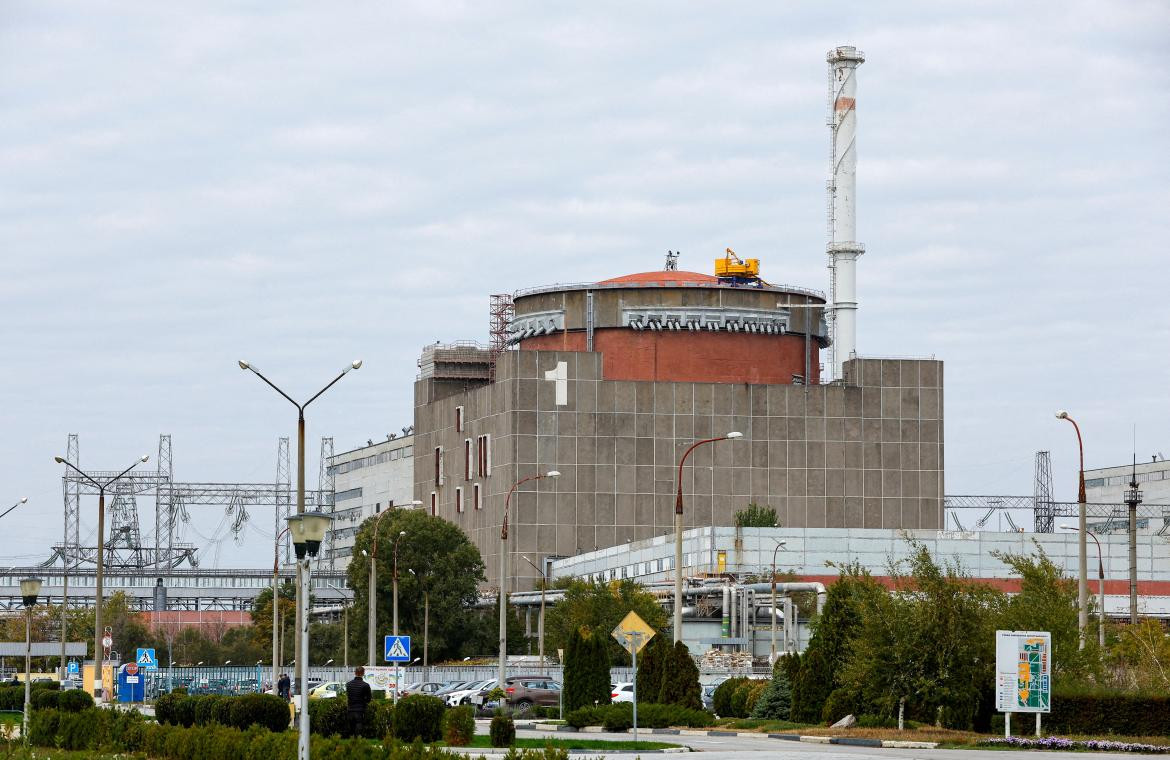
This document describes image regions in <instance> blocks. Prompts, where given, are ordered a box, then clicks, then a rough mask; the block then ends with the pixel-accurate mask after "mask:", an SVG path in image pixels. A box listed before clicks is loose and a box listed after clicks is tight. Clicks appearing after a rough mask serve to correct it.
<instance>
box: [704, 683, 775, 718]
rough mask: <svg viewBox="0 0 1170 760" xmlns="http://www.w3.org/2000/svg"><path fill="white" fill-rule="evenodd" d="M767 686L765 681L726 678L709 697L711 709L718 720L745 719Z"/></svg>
mask: <svg viewBox="0 0 1170 760" xmlns="http://www.w3.org/2000/svg"><path fill="white" fill-rule="evenodd" d="M767 686H768V681H766V680H759V679H753V678H728V679H727V680H726V681H724V682H723V683H721V684H719V686H717V687H716V688H715V693H714V694H712V695H711V703H712V709H714V711H715V714H716V715H718V716H719V717H720V718H746V717H748V716H749V715H751V714H752V709H753V708H755V706H756V701H757V700H758V699H759V698H760V694H761V693H763V691H764V689H765V688H766V687H767Z"/></svg>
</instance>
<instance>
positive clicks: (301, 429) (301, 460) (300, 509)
mask: <svg viewBox="0 0 1170 760" xmlns="http://www.w3.org/2000/svg"><path fill="white" fill-rule="evenodd" d="M239 365H240V369H242V370H247V371H249V372H251V373H252V374H254V375H255V376H256V377H258V378H260V379H261V380H263V381H264V382H265V383H266V384H267V385H268V387H270V388H272V390H274V391H276V392H277V393H279V394H280V395H281V396H284V398H285V399H287V400H288V402H289V403H290V404H292V405H293V406H295V407H296V408H297V514H298V515H299V514H302V513H304V511H305V408H306V407H308V405H309V404H311V403H313V402H314V401H316V400H317V398H318V397H319V396H320V395H321V394H322V393H324V392H325V391H327V390H329V389H330V388H332V387H333V385H334V383H336V382H337V381H338V380H340V379H341V378H343V377H345V376H346V375H347V374H349V372H350V370H355V369H361V367H362V360H361V359H355V360H354V361H352V362H350V365H349V366H348V367H346V368H345V369H343V370H341V373H340V374H338V375H337V377H335V378H333V379H332V380H330V381H329V384H328V385H326V386H325V387H324V388H322V389H321V390H319V391H317V392H316V393H314V394H313V396H312V397H311V398H310V399H309V400H308V401H306V402H305V403H303V404H298V403H297V402H296V401H293V399H292V396H290V395H288V394H287V393H285V392H284V391H282V390H281V389H280V387H279V386H277V385H276V383H274V382H272V381H271V380H269V379H268V378H266V377H265V376H264V375H262V374H260V370H258V369H256V367H255V366H253V365H252V364H250V363H248V362H246V361H244V360H243V359H240V361H239ZM297 579H298V580H297V594H298V595H299V594H300V575H299V574H298V575H297ZM296 623H297V630H300V628H301V624H302V621H301V618H300V613H299V612H298V613H297V621H296ZM301 672H302V669H301V658H300V657H298V658H297V660H296V671H295V675H296V677H298V678H299V677H300V675H301Z"/></svg>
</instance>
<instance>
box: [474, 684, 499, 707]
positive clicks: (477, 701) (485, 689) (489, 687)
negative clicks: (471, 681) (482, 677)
mask: <svg viewBox="0 0 1170 760" xmlns="http://www.w3.org/2000/svg"><path fill="white" fill-rule="evenodd" d="M498 683H499V682H498V681H497V679H495V678H493V679H491V680H489V681H485V682H484V683H483V685H482V686H481V687H480V688H479V691H477V692H476V693H474V694H472V695H471V696H470V697H469V698H468V701H469V702H470V703H471V704H473V705H475V706H476V707H478V708H480V709H481V710H482V709H483V708H484V706H485V704H487V696H488V694H491V693H492V692H493V691H495V690H496V685H497V684H498Z"/></svg>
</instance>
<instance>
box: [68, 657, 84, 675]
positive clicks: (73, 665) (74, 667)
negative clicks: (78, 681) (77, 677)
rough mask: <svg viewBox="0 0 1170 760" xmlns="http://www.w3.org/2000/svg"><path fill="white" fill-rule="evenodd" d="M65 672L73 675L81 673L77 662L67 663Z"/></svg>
mask: <svg viewBox="0 0 1170 760" xmlns="http://www.w3.org/2000/svg"><path fill="white" fill-rule="evenodd" d="M66 672H69V673H74V674H76V673H80V672H81V666H80V665H78V664H77V660H70V661H69V665H67V666H66Z"/></svg>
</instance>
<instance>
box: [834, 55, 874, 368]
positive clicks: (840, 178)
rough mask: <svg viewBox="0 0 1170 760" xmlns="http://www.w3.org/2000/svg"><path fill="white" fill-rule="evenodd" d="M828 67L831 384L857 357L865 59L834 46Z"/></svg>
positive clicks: (861, 252) (862, 249) (862, 251)
mask: <svg viewBox="0 0 1170 760" xmlns="http://www.w3.org/2000/svg"><path fill="white" fill-rule="evenodd" d="M826 60H828V62H829V109H830V111H829V119H828V123H829V129H830V133H829V134H830V147H831V156H832V157H831V159H830V160H831V163H830V166H829V183H828V190H829V245H828V254H829V283H830V284H829V299H830V306H829V318H830V320H831V322H830V337H831V340H832V345H831V346H830V348H829V351H830V356H831V357H832V365H833V379H834V380H840V379H841V376H842V365H843V364H844V362H845V361H847V360H848V359H851V358H852V357H853V356H854V355H855V354H856V353H857V259H858V257H859V256H861V254H863V253H865V246H864V245H862V244H861V243H858V242H857V198H856V192H857V67H858V66H860V65H861V64H862V63H864V62H865V55H864V54H863V53H862V52H861V51H860V50H857V49H856V48H853V47H848V46H846V47H838V48H834V49H833V50H830V51H829V54H828V55H827V56H826Z"/></svg>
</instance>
